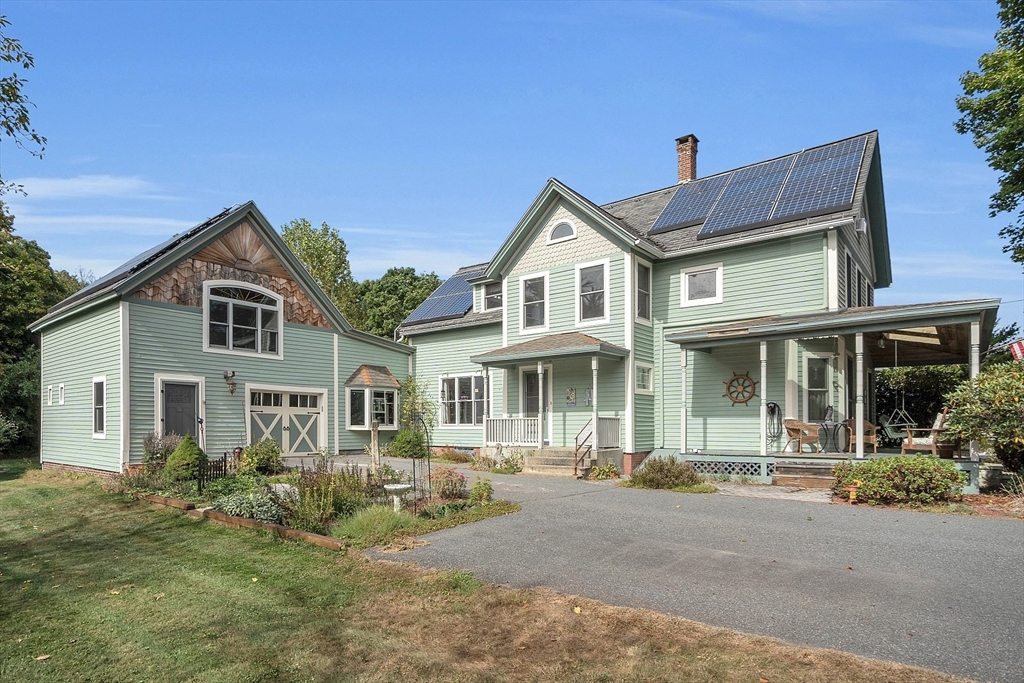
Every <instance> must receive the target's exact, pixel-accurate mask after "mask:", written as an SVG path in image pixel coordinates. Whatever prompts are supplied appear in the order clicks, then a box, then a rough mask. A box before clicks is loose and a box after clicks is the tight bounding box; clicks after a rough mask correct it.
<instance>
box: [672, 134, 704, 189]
mask: <svg viewBox="0 0 1024 683" xmlns="http://www.w3.org/2000/svg"><path fill="white" fill-rule="evenodd" d="M698 142H699V140H697V136H696V135H694V134H693V133H690V134H689V135H684V136H683V137H681V138H676V154H677V155H679V182H681V183H688V182H690V181H691V180H696V179H697V143H698Z"/></svg>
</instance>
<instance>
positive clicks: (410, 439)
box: [391, 429, 427, 458]
mask: <svg viewBox="0 0 1024 683" xmlns="http://www.w3.org/2000/svg"><path fill="white" fill-rule="evenodd" d="M391 454H392V455H394V456H395V457H396V458H425V457H426V456H427V437H426V435H425V434H424V433H423V432H422V431H420V430H418V429H403V430H401V431H399V432H398V433H397V434H395V438H394V439H392V440H391Z"/></svg>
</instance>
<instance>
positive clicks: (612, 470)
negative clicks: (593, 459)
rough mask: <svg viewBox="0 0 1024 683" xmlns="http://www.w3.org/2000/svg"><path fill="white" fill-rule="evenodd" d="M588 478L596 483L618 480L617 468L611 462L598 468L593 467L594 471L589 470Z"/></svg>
mask: <svg viewBox="0 0 1024 683" xmlns="http://www.w3.org/2000/svg"><path fill="white" fill-rule="evenodd" d="M590 478H591V479H596V480H597V481H604V480H605V479H618V478H619V468H618V467H616V466H615V463H612V462H610V463H608V464H606V465H601V466H600V467H595V468H594V469H592V470H590Z"/></svg>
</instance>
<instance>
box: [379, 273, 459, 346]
mask: <svg viewBox="0 0 1024 683" xmlns="http://www.w3.org/2000/svg"><path fill="white" fill-rule="evenodd" d="M440 286H441V279H440V278H439V277H437V275H436V274H435V273H421V274H419V275H417V274H416V269H415V268H390V269H388V271H387V272H386V273H384V274H383V275H382V276H381V277H380V279H378V280H366V281H365V282H363V283H362V285H360V289H361V292H362V296H361V297H360V299H361V304H362V309H363V316H364V323H363V328H362V329H363V330H365V331H366V332H369V333H370V334H376V335H377V336H380V337H388V338H391V336H392V335H393V334H394V331H395V328H396V327H398V326H399V324H401V322H402V321H403V320H405V318H406V317H407V316H408V315H409V314H410V313H412V312H413V311H414V310H415V309H416V307H417V306H419V305H420V304H421V303H423V300H424V299H426V298H427V297H428V296H430V295H431V293H433V291H434V290H435V289H437V288H438V287H440Z"/></svg>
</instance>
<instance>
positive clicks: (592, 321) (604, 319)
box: [573, 258, 612, 327]
mask: <svg viewBox="0 0 1024 683" xmlns="http://www.w3.org/2000/svg"><path fill="white" fill-rule="evenodd" d="M608 263H609V260H608V259H606V258H604V259H598V260H596V261H587V262H586V263H577V264H576V274H575V283H574V286H573V289H574V291H575V292H576V327H591V326H593V325H607V324H608V311H609V309H610V308H611V307H612V305H611V303H612V302H611V298H612V291H611V282H610V281H609V277H608V273H609V267H608ZM594 266H603V267H604V315H603V316H601V317H600V318H589V319H587V320H581V319H580V315H581V314H582V313H583V310H582V307H581V306H580V271H581V270H583V269H584V268H593V267H594Z"/></svg>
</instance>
